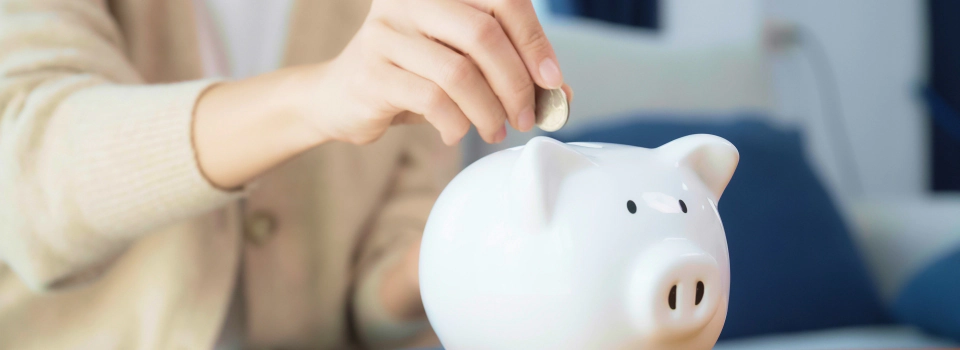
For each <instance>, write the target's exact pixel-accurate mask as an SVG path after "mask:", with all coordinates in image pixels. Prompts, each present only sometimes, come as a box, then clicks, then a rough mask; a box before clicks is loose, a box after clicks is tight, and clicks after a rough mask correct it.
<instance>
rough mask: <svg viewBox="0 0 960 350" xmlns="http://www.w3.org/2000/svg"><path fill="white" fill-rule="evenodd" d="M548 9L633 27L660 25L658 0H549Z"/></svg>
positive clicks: (652, 27) (561, 13)
mask: <svg viewBox="0 0 960 350" xmlns="http://www.w3.org/2000/svg"><path fill="white" fill-rule="evenodd" d="M550 10H551V11H553V12H554V13H556V14H560V15H568V16H577V17H585V18H592V19H597V20H601V21H605V22H609V23H616V24H623V25H628V26H634V27H641V28H649V29H658V28H659V27H660V0H550Z"/></svg>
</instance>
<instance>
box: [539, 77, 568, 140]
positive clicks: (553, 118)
mask: <svg viewBox="0 0 960 350" xmlns="http://www.w3.org/2000/svg"><path fill="white" fill-rule="evenodd" d="M536 90H537V96H536V99H537V102H536V103H537V108H536V114H537V126H538V127H540V129H541V130H543V131H546V132H554V131H557V130H560V128H562V127H563V125H564V124H567V119H569V118H570V105H569V104H567V93H565V92H563V89H553V90H547V89H541V88H540V87H537V88H536Z"/></svg>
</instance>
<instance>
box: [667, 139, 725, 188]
mask: <svg viewBox="0 0 960 350" xmlns="http://www.w3.org/2000/svg"><path fill="white" fill-rule="evenodd" d="M657 151H658V152H659V153H660V154H661V155H662V156H663V157H665V158H666V159H667V160H668V161H670V162H672V163H673V164H675V165H677V166H681V165H685V166H689V167H690V168H691V169H693V172H694V173H696V174H697V176H699V177H700V180H701V181H703V183H704V184H706V185H707V188H709V189H710V191H712V192H713V194H714V195H716V196H717V200H720V195H721V194H723V190H724V189H725V188H726V187H727V183H729V182H730V178H731V177H733V171H734V170H736V169H737V163H739V162H740V152H738V151H737V148H736V147H734V146H733V144H731V143H730V141H727V140H725V139H723V138H722V137H719V136H713V135H707V134H698V135H690V136H684V137H681V138H679V139H676V140H673V141H670V142H669V143H667V144H665V145H663V146H660V147H659V148H657Z"/></svg>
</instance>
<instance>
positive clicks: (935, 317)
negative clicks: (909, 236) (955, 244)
mask: <svg viewBox="0 0 960 350" xmlns="http://www.w3.org/2000/svg"><path fill="white" fill-rule="evenodd" d="M893 309H894V314H895V315H896V316H897V318H898V319H899V320H901V321H903V322H906V323H911V324H914V325H917V326H918V327H920V328H923V329H924V330H926V331H928V332H930V333H934V334H937V335H941V336H944V337H948V338H952V339H954V340H956V341H958V342H960V249H958V250H957V251H956V252H954V253H952V254H948V255H947V256H945V257H943V258H940V259H937V260H936V261H934V262H933V263H931V264H930V265H929V266H928V267H927V268H925V269H923V270H921V271H920V273H918V274H916V275H914V277H913V278H912V279H910V281H908V282H907V284H906V285H904V287H903V289H901V291H900V295H899V296H898V297H897V299H896V301H894V307H893Z"/></svg>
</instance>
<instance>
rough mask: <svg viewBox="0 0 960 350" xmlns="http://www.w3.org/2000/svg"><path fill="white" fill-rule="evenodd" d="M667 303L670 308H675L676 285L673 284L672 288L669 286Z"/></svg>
mask: <svg viewBox="0 0 960 350" xmlns="http://www.w3.org/2000/svg"><path fill="white" fill-rule="evenodd" d="M667 304H669V305H670V310H676V309H677V285H676V284H674V285H673V288H670V295H669V296H667Z"/></svg>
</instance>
